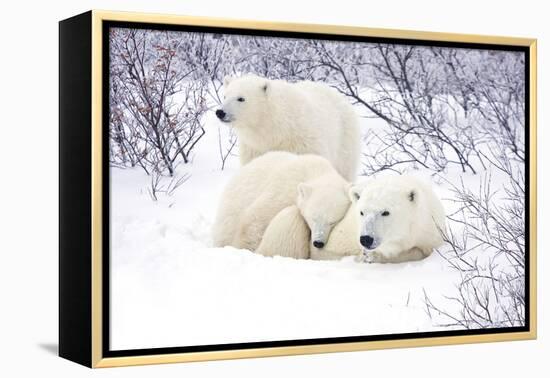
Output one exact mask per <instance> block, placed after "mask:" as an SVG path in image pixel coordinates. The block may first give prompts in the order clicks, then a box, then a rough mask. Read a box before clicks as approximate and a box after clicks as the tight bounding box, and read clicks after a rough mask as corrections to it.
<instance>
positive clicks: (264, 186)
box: [213, 151, 350, 254]
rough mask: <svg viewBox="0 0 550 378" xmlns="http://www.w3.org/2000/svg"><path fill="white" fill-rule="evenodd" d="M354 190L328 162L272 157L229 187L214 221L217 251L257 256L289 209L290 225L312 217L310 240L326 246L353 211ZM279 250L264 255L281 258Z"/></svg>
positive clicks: (314, 158)
mask: <svg viewBox="0 0 550 378" xmlns="http://www.w3.org/2000/svg"><path fill="white" fill-rule="evenodd" d="M349 188H350V184H349V183H348V182H347V181H345V180H344V179H343V178H342V177H341V176H340V175H339V174H338V172H336V170H335V169H334V168H333V167H332V165H331V164H330V162H329V161H328V160H326V159H325V158H322V157H320V156H317V155H296V154H292V153H289V152H282V151H274V152H269V153H266V154H264V155H262V156H260V157H258V158H256V159H254V160H253V161H251V162H250V163H248V164H246V165H245V166H244V167H242V168H241V169H240V171H239V172H238V173H237V174H236V175H235V176H234V177H233V178H232V179H231V180H230V181H229V183H228V184H227V186H226V188H225V190H224V192H223V194H222V198H221V200H220V203H219V206H218V212H217V214H216V220H215V221H214V228H213V239H214V246H216V247H224V246H233V247H236V248H244V249H249V250H251V251H256V250H257V249H258V247H259V245H260V242H261V241H262V238H263V236H264V232H265V230H266V229H267V228H268V226H269V225H270V223H271V221H272V220H273V219H274V218H275V217H276V216H277V215H278V214H279V213H280V212H281V211H283V210H285V209H286V210H285V211H286V212H287V213H288V215H291V217H290V218H285V219H290V221H291V222H292V221H296V222H297V223H295V224H296V225H297V226H300V225H303V224H304V223H303V222H302V223H300V222H301V221H300V219H299V218H296V217H295V218H292V216H293V215H296V214H297V212H300V213H301V212H303V213H304V214H309V215H308V218H307V219H308V223H307V226H308V229H309V230H311V232H310V234H308V235H311V239H312V242H313V243H315V244H316V245H318V246H322V245H323V244H324V243H325V242H326V240H327V239H328V236H329V234H330V231H331V228H332V227H333V226H334V224H336V223H338V222H339V221H340V220H341V219H342V218H343V217H344V215H345V213H346V211H347V209H348V207H349V205H350V200H349V197H348V191H349ZM327 198H330V201H327ZM287 208H288V209H287ZM319 209H323V210H319ZM314 210H315V211H314ZM302 230H303V229H302ZM305 232H306V233H307V232H308V231H305ZM303 234H304V232H302V233H301V235H303ZM273 235H274V234H273ZM277 237H278V236H277ZM281 237H282V238H289V237H290V235H288V234H285V235H282V236H281ZM292 240H298V238H297V237H296V238H293V239H292ZM300 240H302V238H300ZM308 242H309V241H308ZM308 244H309V243H308ZM273 250H274V249H273V248H271V247H270V246H269V245H267V244H266V243H264V246H263V247H262V249H261V251H264V252H263V253H262V252H260V253H262V254H278V253H275V252H271V251H273Z"/></svg>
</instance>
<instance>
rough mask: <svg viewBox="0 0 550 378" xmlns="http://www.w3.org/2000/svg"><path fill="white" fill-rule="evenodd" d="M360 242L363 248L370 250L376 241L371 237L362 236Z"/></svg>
mask: <svg viewBox="0 0 550 378" xmlns="http://www.w3.org/2000/svg"><path fill="white" fill-rule="evenodd" d="M359 242H360V243H361V245H362V246H363V247H365V248H370V247H372V243H373V242H374V239H373V238H372V237H370V236H369V235H361V237H360V238H359Z"/></svg>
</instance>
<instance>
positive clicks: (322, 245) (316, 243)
mask: <svg viewBox="0 0 550 378" xmlns="http://www.w3.org/2000/svg"><path fill="white" fill-rule="evenodd" d="M313 246H314V247H315V248H323V247H324V246H325V243H323V242H322V241H319V240H315V241H314V242H313Z"/></svg>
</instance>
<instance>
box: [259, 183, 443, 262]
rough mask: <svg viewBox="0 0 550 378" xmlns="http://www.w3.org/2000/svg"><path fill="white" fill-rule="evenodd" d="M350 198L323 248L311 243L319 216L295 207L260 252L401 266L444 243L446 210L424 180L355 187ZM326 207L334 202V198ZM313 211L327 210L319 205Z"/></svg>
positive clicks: (270, 231)
mask: <svg viewBox="0 0 550 378" xmlns="http://www.w3.org/2000/svg"><path fill="white" fill-rule="evenodd" d="M349 194H350V198H351V200H352V201H353V203H352V204H351V206H350V207H349V209H348V211H347V212H346V215H345V216H344V217H343V218H342V219H341V220H340V221H339V222H338V223H337V224H336V225H335V226H334V228H333V229H332V231H331V233H330V236H329V238H328V240H327V242H326V243H325V244H324V246H323V248H316V247H315V245H311V244H309V243H308V240H309V233H308V231H309V229H308V226H307V225H308V223H310V222H311V219H310V217H312V216H314V215H315V212H314V211H313V210H310V212H309V213H305V212H304V211H302V209H300V207H299V206H293V207H289V208H286V209H284V210H283V211H281V212H280V213H279V214H277V216H276V217H275V218H274V219H273V220H272V222H271V223H270V224H269V226H268V228H267V230H266V232H265V234H264V238H263V240H262V243H261V245H260V248H259V253H261V254H263V255H268V256H272V255H281V256H287V257H294V258H311V259H313V260H334V259H340V258H342V257H345V256H358V257H359V261H366V262H380V263H399V262H405V261H416V260H421V259H423V258H425V257H427V256H429V255H430V254H431V253H432V251H433V249H434V248H437V247H438V246H440V245H441V244H442V243H443V239H442V237H441V230H443V228H444V226H445V214H444V211H443V206H442V205H441V202H440V200H439V199H438V198H437V196H436V195H435V193H433V191H432V190H431V188H430V187H429V186H428V185H427V184H425V183H423V182H421V181H420V180H418V179H416V178H414V177H410V176H393V177H387V178H380V179H375V180H372V181H370V182H369V183H367V185H366V186H365V187H364V188H363V187H359V186H353V187H352V188H351V189H350V191H349ZM325 202H331V199H330V197H327V198H325ZM302 206H303V205H302ZM314 209H318V210H320V211H326V209H324V210H321V209H323V207H322V205H320V203H319V202H317V204H316V206H315V207H314ZM325 216H327V214H325Z"/></svg>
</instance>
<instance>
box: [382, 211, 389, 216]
mask: <svg viewBox="0 0 550 378" xmlns="http://www.w3.org/2000/svg"><path fill="white" fill-rule="evenodd" d="M388 215H390V212H389V211H387V210H385V211H382V216H383V217H387V216H388Z"/></svg>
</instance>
